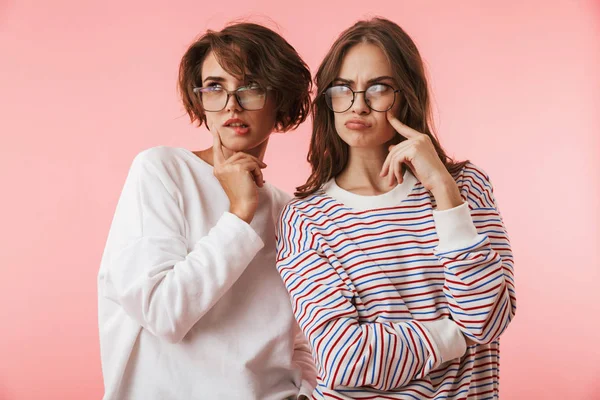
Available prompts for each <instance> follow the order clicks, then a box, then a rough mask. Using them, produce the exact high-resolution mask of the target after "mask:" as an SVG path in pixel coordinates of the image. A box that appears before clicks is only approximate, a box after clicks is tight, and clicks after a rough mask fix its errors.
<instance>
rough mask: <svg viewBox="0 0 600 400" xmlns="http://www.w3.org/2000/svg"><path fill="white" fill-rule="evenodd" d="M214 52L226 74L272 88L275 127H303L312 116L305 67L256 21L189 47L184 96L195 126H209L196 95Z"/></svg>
mask: <svg viewBox="0 0 600 400" xmlns="http://www.w3.org/2000/svg"><path fill="white" fill-rule="evenodd" d="M211 51H212V52H213V53H214V54H215V57H216V58H217V60H218V62H219V64H221V66H222V67H223V69H224V70H225V71H227V72H228V73H230V74H231V75H233V76H235V77H236V78H237V79H239V80H241V81H244V82H246V81H248V80H249V79H250V78H251V80H252V81H253V82H256V83H258V84H260V85H262V86H264V87H271V88H272V89H273V90H272V92H273V94H274V98H275V104H276V107H277V113H276V120H275V129H276V130H277V131H280V132H285V131H288V130H291V129H295V128H297V127H298V125H300V124H301V123H302V122H304V120H305V119H306V117H307V116H308V113H309V112H310V93H311V89H312V80H311V75H310V71H309V69H308V66H307V65H306V63H305V62H304V61H303V60H302V58H301V57H300V56H299V55H298V53H297V52H296V50H295V49H294V48H293V47H292V46H291V45H290V44H289V43H288V42H287V41H286V40H285V39H284V38H283V37H281V35H279V34H278V33H276V32H274V31H272V30H271V29H269V28H266V27H264V26H262V25H258V24H254V23H247V22H244V23H236V24H232V25H229V26H227V27H226V28H225V29H223V30H221V31H219V32H217V31H212V30H209V31H207V32H206V33H205V34H204V35H202V36H200V38H198V39H197V40H196V41H195V42H194V43H192V45H191V46H190V47H189V48H188V50H187V51H186V53H185V54H184V55H183V58H182V59H181V63H180V65H179V84H178V86H179V93H180V95H181V99H182V101H183V105H184V107H185V110H186V112H187V114H188V115H189V117H190V120H191V122H198V124H199V125H201V124H202V123H204V124H205V125H206V114H205V111H204V109H203V107H202V104H201V103H200V102H199V101H198V99H197V97H196V95H195V94H194V92H193V88H194V87H196V86H202V76H201V74H202V63H203V62H204V59H205V58H206V56H207V55H208V54H209V53H210V52H211Z"/></svg>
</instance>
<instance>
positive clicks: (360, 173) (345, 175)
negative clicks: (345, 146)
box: [335, 146, 393, 195]
mask: <svg viewBox="0 0 600 400" xmlns="http://www.w3.org/2000/svg"><path fill="white" fill-rule="evenodd" d="M387 155H388V150H387V146H379V147H372V148H356V147H355V148H352V147H350V148H349V155H348V162H347V163H346V167H345V168H344V170H343V171H342V172H341V173H340V174H339V175H338V176H337V177H336V178H335V180H336V183H337V184H338V186H339V187H341V188H342V189H345V190H347V191H349V192H354V193H356V194H362V195H378V194H383V193H386V192H389V191H390V190H392V189H393V186H390V184H389V180H388V177H383V178H382V177H381V176H379V173H380V172H381V168H382V167H383V163H384V161H385V158H386V157H387Z"/></svg>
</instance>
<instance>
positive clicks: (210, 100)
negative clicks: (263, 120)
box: [193, 83, 272, 112]
mask: <svg viewBox="0 0 600 400" xmlns="http://www.w3.org/2000/svg"><path fill="white" fill-rule="evenodd" d="M269 90H272V88H270V87H267V88H263V87H262V86H260V85H257V84H254V83H253V84H250V85H247V86H241V87H239V88H237V89H236V90H231V91H230V90H226V89H225V88H223V87H222V86H220V85H212V86H206V87H195V88H193V91H194V93H195V94H196V96H198V98H199V99H200V102H201V103H202V107H204V110H205V111H209V112H217V111H221V110H223V109H224V108H225V107H226V106H227V102H228V101H229V96H231V95H234V96H235V99H236V100H237V102H238V104H239V105H240V107H241V108H242V109H244V110H246V111H256V110H260V109H262V108H263V107H264V106H265V104H266V102H267V92H268V91H269Z"/></svg>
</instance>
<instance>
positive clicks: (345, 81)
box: [333, 75, 394, 85]
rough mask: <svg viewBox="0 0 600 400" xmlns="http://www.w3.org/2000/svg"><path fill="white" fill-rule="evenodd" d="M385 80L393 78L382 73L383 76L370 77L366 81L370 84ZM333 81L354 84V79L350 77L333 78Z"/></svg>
mask: <svg viewBox="0 0 600 400" xmlns="http://www.w3.org/2000/svg"><path fill="white" fill-rule="evenodd" d="M385 80H391V81H393V80H394V78H392V77H391V76H387V75H384V76H378V77H377V78H372V79H369V80H368V81H367V84H370V83H375V82H381V81H385ZM333 81H334V82H341V83H345V84H348V85H353V84H354V81H353V80H351V79H344V78H335V79H334V80H333Z"/></svg>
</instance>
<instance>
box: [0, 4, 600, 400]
mask: <svg viewBox="0 0 600 400" xmlns="http://www.w3.org/2000/svg"><path fill="white" fill-rule="evenodd" d="M152 3H153V2H152V1H128V2H123V3H122V2H120V1H119V2H117V1H116V0H113V1H108V2H106V1H99V0H95V1H67V0H54V1H37V2H34V1H19V0H8V2H6V0H4V1H3V2H2V1H0V133H1V138H2V142H1V143H2V145H1V146H0V183H1V187H2V196H1V197H0V210H1V216H2V217H1V221H2V222H1V226H2V229H0V243H1V245H0V246H1V247H0V249H1V251H0V271H1V274H0V321H1V326H0V399H3V400H5V399H6V400H9V399H10V400H12V399H63V400H64V399H99V398H101V396H102V393H103V386H102V377H101V370H100V358H99V345H98V329H97V309H96V274H97V271H98V267H99V262H100V256H101V253H102V250H103V246H104V241H105V239H106V235H107V232H108V228H109V225H110V222H111V218H112V214H113V211H114V208H115V205H116V201H117V199H118V196H119V193H120V190H121V187H122V184H123V181H124V179H125V176H126V173H127V169H128V167H129V164H130V162H131V160H132V158H133V156H134V155H135V154H136V153H137V152H139V151H140V150H142V149H145V148H148V147H151V146H155V145H159V144H165V145H173V146H184V147H189V148H193V149H198V148H201V147H202V146H206V145H207V144H209V143H210V139H209V136H208V135H207V133H206V132H205V131H204V130H202V129H196V128H193V127H192V126H190V125H189V123H188V120H187V118H186V117H184V116H183V112H182V107H181V106H180V103H179V102H178V98H177V95H176V91H175V82H176V76H177V66H178V62H179V59H180V57H181V55H182V54H183V52H184V51H185V48H186V46H187V45H188V44H189V43H190V41H191V40H192V39H193V38H194V37H195V36H196V35H197V34H198V33H200V32H202V31H204V30H205V29H206V28H209V27H210V28H214V29H220V28H222V27H223V24H224V23H225V22H226V21H229V20H232V19H235V18H238V17H251V20H253V21H257V22H263V23H266V24H267V25H268V26H270V27H272V28H275V29H277V30H278V31H279V32H280V33H282V34H283V35H284V36H285V37H286V38H287V39H288V40H289V41H290V42H291V43H292V44H293V45H294V46H295V47H296V48H297V49H298V51H299V52H300V53H301V54H302V55H303V56H304V57H305V59H306V61H307V62H308V64H309V65H310V66H311V68H312V69H313V70H316V67H317V66H318V63H319V61H320V60H321V58H322V57H323V56H324V54H325V52H326V50H327V49H328V47H329V46H330V45H331V43H332V42H333V40H334V39H335V37H336V36H337V34H338V33H339V32H341V30H342V29H344V28H346V27H348V26H349V25H350V24H351V23H353V22H354V21H355V20H356V19H358V18H361V17H364V16H369V15H383V16H386V17H388V18H390V19H392V20H394V21H396V22H398V23H399V24H400V25H401V26H403V27H404V28H405V29H406V30H407V31H408V32H409V33H410V34H411V35H412V36H413V38H414V39H415V41H416V42H417V44H418V46H419V47H420V49H421V52H422V54H423V56H424V58H425V59H426V61H427V64H428V66H429V70H430V73H431V75H432V77H433V78H432V84H433V88H434V93H435V103H436V106H437V109H438V114H437V118H436V120H437V123H438V129H439V134H440V138H441V140H442V143H443V144H444V146H445V147H446V148H447V149H448V151H449V152H450V153H451V154H454V155H456V156H457V157H459V158H466V157H468V158H470V159H471V160H472V161H474V162H475V163H477V164H478V165H480V166H481V167H482V168H483V169H485V170H486V171H487V172H488V173H489V174H490V175H491V177H492V180H493V181H494V183H495V186H496V192H497V197H498V200H499V202H500V206H501V209H502V212H503V215H504V218H505V222H506V225H507V227H508V230H509V234H510V236H511V240H512V243H513V248H514V253H515V258H516V261H517V262H516V276H517V294H518V311H517V316H516V319H515V320H514V322H513V324H512V325H511V326H510V328H509V329H508V331H507V332H506V334H505V335H504V337H503V339H502V342H503V346H502V363H501V365H502V372H501V381H502V383H501V397H502V398H503V399H532V398H545V399H592V398H596V399H599V398H600V383H599V382H598V377H599V376H600V350H599V346H598V341H599V339H600V338H599V334H598V331H599V329H600V290H599V288H598V286H599V285H598V283H599V282H600V276H599V275H600V271H599V270H600V268H599V264H600V253H599V250H598V247H599V243H600V229H599V226H600V224H599V222H600V221H599V219H600V218H599V212H598V206H599V201H598V200H599V197H600V196H599V195H600V172H599V171H600V161H599V156H600V141H599V139H598V137H599V136H600V4H598V2H591V1H566V0H565V1H552V2H546V1H542V0H538V1H536V0H528V1H516V0H515V1H512V2H510V3H506V2H494V3H492V2H480V1H460V2H458V1H455V2H434V1H422V2H409V1H398V0H391V1H385V2H384V1H381V2H373V1H366V2H361V3H358V2H357V3H353V4H351V2H349V1H344V2H342V1H331V2H325V1H323V0H319V1H316V0H303V1H299V2H294V3H290V4H289V5H288V3H287V2H284V1H275V0H259V1H255V2H253V3H248V2H246V1H240V0H232V1H228V2H214V4H211V5H210V6H209V5H208V4H206V3H208V1H207V2H200V1H179V2H175V1H170V2H158V1H156V2H154V3H155V4H152ZM326 3H327V4H326ZM203 4H205V5H203ZM292 4H293V5H292ZM266 15H268V16H269V17H270V18H272V20H273V21H276V23H277V24H279V25H278V26H277V25H276V24H275V23H274V22H272V21H270V20H269V18H266V17H265V16H266ZM308 139H309V123H306V124H305V125H303V126H302V127H301V128H300V129H299V130H298V131H296V132H295V133H291V134H289V135H286V136H280V137H275V138H273V140H272V142H271V145H270V149H269V151H268V154H267V160H266V161H267V162H268V164H269V168H268V169H267V172H266V174H267V179H268V180H270V181H272V182H273V183H275V184H278V185H280V186H281V187H283V188H284V189H287V190H290V191H291V190H292V189H293V187H294V186H295V185H298V184H300V183H302V182H303V180H304V178H305V177H306V176H307V173H308V168H307V165H306V164H305V161H304V159H305V153H306V149H307V145H308Z"/></svg>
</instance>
